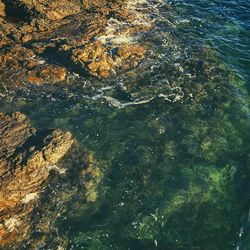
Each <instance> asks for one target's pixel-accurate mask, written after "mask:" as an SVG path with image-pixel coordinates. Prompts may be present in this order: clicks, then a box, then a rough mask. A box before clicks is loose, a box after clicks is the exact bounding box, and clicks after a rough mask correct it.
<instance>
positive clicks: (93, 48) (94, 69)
mask: <svg viewBox="0 0 250 250" xmlns="http://www.w3.org/2000/svg"><path fill="white" fill-rule="evenodd" d="M72 54H73V55H72V60H73V62H75V63H79V64H80V65H82V66H83V67H84V68H86V69H87V70H88V71H89V72H90V73H91V74H92V75H99V76H109V75H110V74H111V73H112V69H113V68H114V63H113V60H112V57H111V55H110V53H109V52H108V50H107V48H105V47H104V46H103V45H102V43H101V42H99V41H97V42H94V43H91V44H88V45H87V46H86V47H85V48H83V49H79V48H78V49H74V50H73V51H72Z"/></svg>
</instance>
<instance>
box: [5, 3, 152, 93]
mask: <svg viewBox="0 0 250 250" xmlns="http://www.w3.org/2000/svg"><path fill="white" fill-rule="evenodd" d="M1 3H4V4H5V7H6V8H5V9H6V11H5V12H6V18H0V48H1V52H0V78H1V81H2V82H6V83H8V87H9V88H10V89H15V88H17V87H18V88H23V89H26V88H27V86H29V85H28V84H44V83H46V84H47V83H48V84H54V83H59V82H62V83H63V82H64V83H65V82H67V81H64V80H65V79H66V74H67V72H69V74H70V73H71V72H75V73H77V74H80V75H81V76H82V77H85V76H86V75H88V74H89V75H94V76H100V77H108V76H110V75H114V74H116V73H117V74H119V73H123V72H124V71H127V70H129V69H133V68H134V67H136V66H137V65H138V64H139V63H140V62H141V61H142V60H143V58H144V55H145V48H143V46H142V45H141V44H137V43H136V44H135V42H136V41H133V34H137V33H138V32H145V31H147V30H148V29H149V27H150V25H148V24H147V22H146V21H144V19H143V18H145V16H146V15H145V14H144V13H143V14H141V15H140V14H138V11H137V10H136V6H137V5H136V4H137V3H133V2H132V1H130V0H125V1H122V0H118V1H113V0H94V1H89V0H84V1H80V0H73V1H72V0H71V1H70V0H63V1H59V0H52V1H48V0H17V1H12V0H4V1H3V0H2V2H0V6H4V5H3V4H2V5H1ZM59 65H60V66H59ZM31 66H32V67H31ZM86 73H87V74H86ZM17 76H18V77H17ZM67 79H70V78H67Z"/></svg>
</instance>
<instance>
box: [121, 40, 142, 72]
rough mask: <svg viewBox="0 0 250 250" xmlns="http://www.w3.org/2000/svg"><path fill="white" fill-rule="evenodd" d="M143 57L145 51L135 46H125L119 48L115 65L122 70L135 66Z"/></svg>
mask: <svg viewBox="0 0 250 250" xmlns="http://www.w3.org/2000/svg"><path fill="white" fill-rule="evenodd" d="M144 55H145V49H144V48H143V47H142V46H140V45H137V44H125V45H123V46H121V47H120V48H119V49H118V51H117V54H116V63H117V65H118V66H119V67H120V68H122V69H123V70H128V69H131V68H133V67H135V66H137V65H138V64H139V63H140V62H141V61H142V59H143V58H144Z"/></svg>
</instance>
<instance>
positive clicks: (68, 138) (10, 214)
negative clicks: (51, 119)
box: [0, 112, 74, 249]
mask: <svg viewBox="0 0 250 250" xmlns="http://www.w3.org/2000/svg"><path fill="white" fill-rule="evenodd" d="M0 138H1V140H0V178H1V186H0V248H1V249H3V248H4V247H7V246H9V245H10V244H13V243H15V244H17V242H20V241H22V240H24V239H25V238H26V237H28V236H29V233H30V224H31V212H32V211H33V209H34V206H35V204H36V202H37V200H39V197H40V195H41V193H42V190H43V188H44V187H45V185H46V182H47V180H48V177H49V175H50V171H51V169H53V168H56V165H57V164H58V163H59V162H60V160H61V159H62V158H63V157H64V156H65V155H66V154H67V152H68V151H69V149H70V148H71V147H72V145H73V144H74V139H73V137H72V134H71V133H69V132H63V131H61V130H36V129H35V128H33V127H31V125H30V121H29V119H28V118H27V117H26V116H25V115H23V114H21V113H18V112H17V113H14V114H11V115H6V114H3V113H0Z"/></svg>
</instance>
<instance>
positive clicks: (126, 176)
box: [0, 0, 250, 250]
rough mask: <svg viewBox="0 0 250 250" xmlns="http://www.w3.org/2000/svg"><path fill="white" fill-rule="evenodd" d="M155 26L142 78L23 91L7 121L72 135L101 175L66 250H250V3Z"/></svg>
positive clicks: (73, 222)
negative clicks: (20, 117) (14, 117)
mask: <svg viewBox="0 0 250 250" xmlns="http://www.w3.org/2000/svg"><path fill="white" fill-rule="evenodd" d="M152 5H153V4H152ZM169 6H171V8H169ZM151 7H152V6H151ZM151 14H152V16H153V17H155V19H156V26H157V28H155V29H153V30H152V31H150V32H149V33H147V35H146V36H145V37H142V42H143V43H145V44H146V45H147V46H148V48H149V50H150V51H151V53H149V54H148V56H147V59H145V60H144V62H143V63H142V64H141V65H140V66H139V68H137V69H135V70H134V71H135V72H136V74H134V71H133V70H132V72H129V73H128V74H125V75H120V76H117V77H115V78H114V79H104V80H101V79H95V78H89V79H80V78H79V79H78V78H74V79H73V80H72V81H73V82H74V84H72V85H69V86H45V87H37V88H34V87H33V88H30V89H29V91H28V92H27V91H26V92H23V91H17V92H16V93H11V94H9V95H6V97H5V98H3V99H2V100H1V101H0V104H1V108H0V109H1V110H2V111H9V112H11V111H17V110H18V111H22V112H23V113H25V114H27V115H29V116H30V118H31V120H32V122H33V123H34V125H35V126H36V127H41V128H44V127H48V128H62V129H66V130H70V131H72V132H73V133H74V135H75V137H76V138H77V139H78V141H79V142H80V143H81V144H83V145H86V147H87V148H88V149H89V150H90V151H91V152H93V155H94V157H95V159H96V160H97V162H98V164H99V166H100V168H101V169H102V170H103V173H104V177H103V179H102V181H101V184H100V185H99V188H98V195H97V200H96V201H94V202H89V204H87V205H86V201H82V203H81V198H80V197H79V200H77V198H75V199H72V202H71V207H70V209H69V211H66V212H65V214H64V217H65V218H66V219H61V220H59V221H58V234H59V235H60V236H61V237H67V238H68V239H70V243H69V246H68V249H94V250H95V249H119V250H120V249H164V250H165V249H209V250H210V249H212V250H213V249H250V224H249V223H250V217H249V209H250V200H249V199H250V196H249V194H250V186H249V178H250V166H249V164H250V144H249V139H250V137H249V135H250V133H249V131H250V122H249V121H250V109H249V88H250V86H249V73H250V68H249V66H250V63H249V62H250V59H249V58H250V36H249V31H248V30H249V28H250V2H249V1H243V0H238V1H230V0H228V1H198V0H197V1H187V0H186V1H184V0H183V1H167V2H166V5H164V4H163V5H162V6H157V7H156V6H155V7H154V8H153V7H152V13H151ZM51 246H52V247H53V242H52V243H51ZM47 247H48V246H47ZM45 249H46V248H45Z"/></svg>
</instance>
